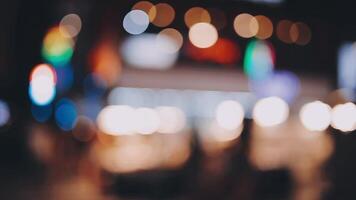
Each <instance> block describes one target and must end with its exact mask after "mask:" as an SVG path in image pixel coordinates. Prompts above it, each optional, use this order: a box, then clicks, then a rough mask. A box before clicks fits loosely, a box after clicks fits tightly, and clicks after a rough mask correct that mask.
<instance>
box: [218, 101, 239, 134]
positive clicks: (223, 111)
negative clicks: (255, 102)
mask: <svg viewBox="0 0 356 200" xmlns="http://www.w3.org/2000/svg"><path fill="white" fill-rule="evenodd" d="M243 119H244V110H243V107H242V106H241V104H240V103H238V102H236V101H231V100H228V101H223V102H221V103H220V104H219V105H218V107H217V108H216V111H215V120H216V122H217V123H218V125H219V126H220V127H222V128H223V129H226V130H235V129H237V128H239V127H240V126H241V125H242V122H243Z"/></svg>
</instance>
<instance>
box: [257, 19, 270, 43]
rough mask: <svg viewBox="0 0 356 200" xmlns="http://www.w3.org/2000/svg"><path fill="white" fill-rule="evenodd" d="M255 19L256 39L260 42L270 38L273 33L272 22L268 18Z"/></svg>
mask: <svg viewBox="0 0 356 200" xmlns="http://www.w3.org/2000/svg"><path fill="white" fill-rule="evenodd" d="M255 18H256V20H257V22H258V32H257V34H256V37H257V38H258V39H261V40H264V39H268V38H270V37H271V36H272V33H273V23H272V21H271V20H270V19H269V18H268V17H266V16H263V15H258V16H256V17H255Z"/></svg>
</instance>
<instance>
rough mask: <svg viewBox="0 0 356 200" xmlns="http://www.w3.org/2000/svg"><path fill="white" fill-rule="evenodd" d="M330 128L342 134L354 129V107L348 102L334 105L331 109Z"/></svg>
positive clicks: (355, 111)
mask: <svg viewBox="0 0 356 200" xmlns="http://www.w3.org/2000/svg"><path fill="white" fill-rule="evenodd" d="M331 126H332V127H334V128H335V129H338V130H341V131H343V132H350V131H354V130H355V129H356V105H355V104H353V103H351V102H349V103H345V104H339V105H336V106H335V107H334V108H333V109H332V121H331Z"/></svg>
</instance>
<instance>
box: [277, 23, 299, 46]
mask: <svg viewBox="0 0 356 200" xmlns="http://www.w3.org/2000/svg"><path fill="white" fill-rule="evenodd" d="M292 25H293V23H292V22H291V21H289V20H281V21H279V22H278V24H277V29H276V33H277V37H278V38H279V39H280V40H281V41H282V42H284V43H287V44H291V43H293V40H292V38H291V27H292ZM293 34H295V33H293Z"/></svg>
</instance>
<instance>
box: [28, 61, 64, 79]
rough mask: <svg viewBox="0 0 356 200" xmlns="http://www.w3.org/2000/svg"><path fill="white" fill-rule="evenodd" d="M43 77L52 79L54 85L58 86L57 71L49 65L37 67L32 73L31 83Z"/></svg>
mask: <svg viewBox="0 0 356 200" xmlns="http://www.w3.org/2000/svg"><path fill="white" fill-rule="evenodd" d="M41 76H45V77H48V78H50V79H51V80H52V82H53V84H56V82H57V74H56V71H55V70H54V69H53V68H52V67H51V66H50V65H48V64H39V65H37V66H35V67H34V68H33V70H32V71H31V73H30V82H31V81H32V80H34V79H36V78H39V77H41Z"/></svg>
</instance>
